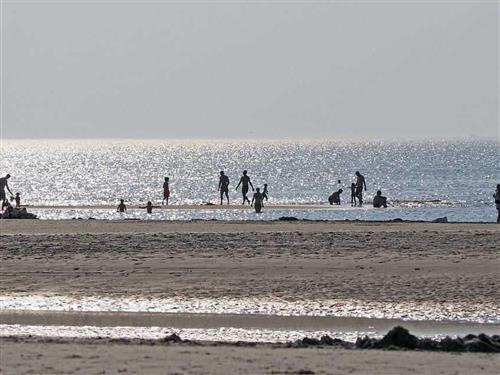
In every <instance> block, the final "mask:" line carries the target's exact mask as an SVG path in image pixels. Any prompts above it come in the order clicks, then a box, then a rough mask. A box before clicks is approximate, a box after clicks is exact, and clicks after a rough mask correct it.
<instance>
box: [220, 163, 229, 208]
mask: <svg viewBox="0 0 500 375" xmlns="http://www.w3.org/2000/svg"><path fill="white" fill-rule="evenodd" d="M217 191H220V205H221V206H222V201H223V199H224V195H226V199H227V204H229V177H228V176H226V175H225V174H224V171H220V177H219V188H218V189H217Z"/></svg>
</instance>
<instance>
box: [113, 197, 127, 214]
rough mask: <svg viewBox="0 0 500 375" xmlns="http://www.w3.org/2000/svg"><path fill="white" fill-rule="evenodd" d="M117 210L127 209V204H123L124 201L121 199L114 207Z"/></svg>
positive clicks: (123, 210)
mask: <svg viewBox="0 0 500 375" xmlns="http://www.w3.org/2000/svg"><path fill="white" fill-rule="evenodd" d="M116 211H117V212H125V211H127V206H125V201H124V200H123V199H120V204H119V205H118V207H117V208H116Z"/></svg>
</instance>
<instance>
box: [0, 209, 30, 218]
mask: <svg viewBox="0 0 500 375" xmlns="http://www.w3.org/2000/svg"><path fill="white" fill-rule="evenodd" d="M36 218H37V217H36V215H35V214H32V213H30V212H28V211H27V210H26V208H13V209H12V210H11V211H9V210H6V211H4V212H3V213H2V214H1V215H0V219H36Z"/></svg>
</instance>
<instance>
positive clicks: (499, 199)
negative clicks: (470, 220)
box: [493, 184, 500, 223]
mask: <svg viewBox="0 0 500 375" xmlns="http://www.w3.org/2000/svg"><path fill="white" fill-rule="evenodd" d="M493 198H495V205H496V206H497V212H498V217H497V223H500V184H498V185H497V191H496V192H495V194H493Z"/></svg>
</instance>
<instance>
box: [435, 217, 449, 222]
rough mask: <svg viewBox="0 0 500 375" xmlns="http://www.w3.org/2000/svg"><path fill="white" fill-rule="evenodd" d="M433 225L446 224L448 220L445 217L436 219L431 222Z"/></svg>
mask: <svg viewBox="0 0 500 375" xmlns="http://www.w3.org/2000/svg"><path fill="white" fill-rule="evenodd" d="M432 222H433V223H447V222H448V218H447V217H446V216H443V217H438V218H437V219H434V220H432Z"/></svg>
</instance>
